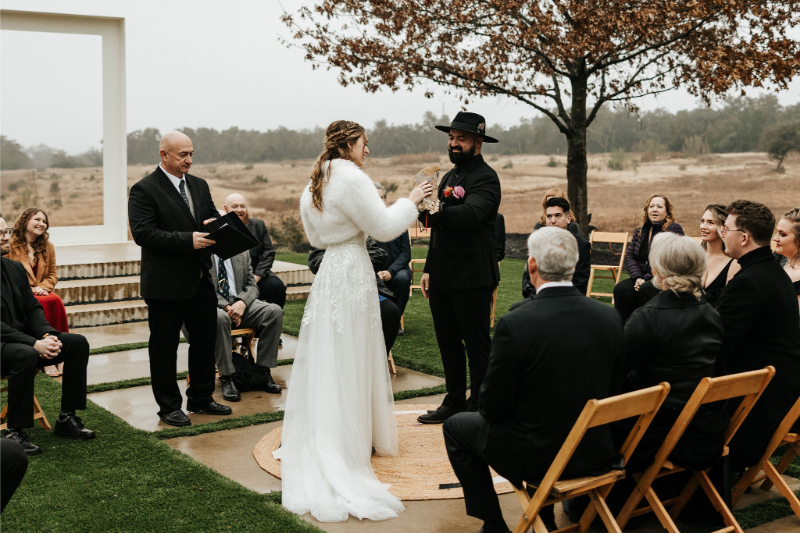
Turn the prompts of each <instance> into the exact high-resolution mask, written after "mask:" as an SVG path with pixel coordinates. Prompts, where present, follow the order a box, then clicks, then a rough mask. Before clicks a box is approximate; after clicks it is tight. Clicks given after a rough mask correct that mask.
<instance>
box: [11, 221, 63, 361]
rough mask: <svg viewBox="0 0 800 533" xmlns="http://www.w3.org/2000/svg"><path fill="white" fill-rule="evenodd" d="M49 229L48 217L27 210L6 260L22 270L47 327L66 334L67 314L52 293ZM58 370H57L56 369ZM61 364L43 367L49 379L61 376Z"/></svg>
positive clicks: (55, 274)
mask: <svg viewBox="0 0 800 533" xmlns="http://www.w3.org/2000/svg"><path fill="white" fill-rule="evenodd" d="M49 227H50V222H49V219H48V218H47V213H45V212H44V211H43V210H42V209H39V208H38V207H29V208H28V209H26V210H25V211H24V212H23V213H22V215H20V217H19V219H18V220H17V222H16V223H15V224H14V230H13V233H12V235H11V251H10V252H9V254H8V258H9V259H12V260H14V261H17V262H19V263H22V266H23V267H25V272H27V274H28V282H29V283H30V285H31V291H33V295H34V296H35V297H36V299H37V300H38V301H39V303H40V304H41V305H42V310H44V316H45V318H46V319H47V322H48V323H49V324H50V326H51V327H52V328H53V329H55V330H57V331H60V332H61V333H69V322H68V321H67V310H66V308H65V307H64V302H63V301H61V298H60V297H59V296H58V295H57V294H56V293H55V292H53V291H54V290H55V288H56V283H58V272H57V270H56V249H55V247H54V246H53V243H52V242H50V240H49V234H48V233H47V229H48V228H49ZM59 367H60V368H59ZM63 367H64V364H63V363H61V364H60V365H58V367H56V366H52V365H51V366H47V367H45V372H47V375H48V376H51V377H57V376H60V375H61V369H62V368H63Z"/></svg>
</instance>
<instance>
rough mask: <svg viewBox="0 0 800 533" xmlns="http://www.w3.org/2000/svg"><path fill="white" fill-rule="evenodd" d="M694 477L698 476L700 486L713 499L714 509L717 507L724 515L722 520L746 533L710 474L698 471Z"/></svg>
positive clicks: (736, 529)
mask: <svg viewBox="0 0 800 533" xmlns="http://www.w3.org/2000/svg"><path fill="white" fill-rule="evenodd" d="M694 477H695V478H697V480H698V482H699V483H700V486H701V487H702V488H703V492H705V493H706V496H708V499H709V500H711V505H713V506H714V509H716V510H717V512H718V513H719V514H721V515H722V520H723V521H724V522H725V524H726V525H727V526H728V527H732V528H733V530H734V531H736V533H744V531H742V527H741V526H740V525H739V523H738V522H737V521H736V518H734V517H733V513H732V512H731V510H730V509H729V508H728V506H727V505H725V500H723V499H722V496H720V494H719V492H717V489H716V488H715V487H714V484H713V483H712V482H711V480H710V479H709V478H708V474H706V473H705V472H698V473H697V474H695V476H694Z"/></svg>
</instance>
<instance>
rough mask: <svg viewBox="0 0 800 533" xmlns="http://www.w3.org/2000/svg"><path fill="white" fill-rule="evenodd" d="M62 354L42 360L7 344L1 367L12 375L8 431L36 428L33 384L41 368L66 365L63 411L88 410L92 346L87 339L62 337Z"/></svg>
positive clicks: (23, 346)
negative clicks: (88, 374)
mask: <svg viewBox="0 0 800 533" xmlns="http://www.w3.org/2000/svg"><path fill="white" fill-rule="evenodd" d="M58 340H60V341H61V353H59V354H58V356H57V357H54V358H53V359H43V358H41V357H39V354H38V353H37V352H36V349H35V348H34V347H33V346H29V345H27V344H18V343H15V342H7V343H5V344H3V349H2V356H1V357H0V366H1V367H2V372H3V374H7V375H8V427H10V428H19V429H24V428H32V427H33V380H34V378H35V377H36V367H37V366H47V365H57V364H59V363H64V377H63V378H62V380H61V410H62V411H77V410H82V409H86V366H87V365H88V364H89V343H88V342H87V341H86V338H85V337H84V336H83V335H77V334H75V333H59V334H58Z"/></svg>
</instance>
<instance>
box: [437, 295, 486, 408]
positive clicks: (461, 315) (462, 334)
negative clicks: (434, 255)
mask: <svg viewBox="0 0 800 533" xmlns="http://www.w3.org/2000/svg"><path fill="white" fill-rule="evenodd" d="M442 282H443V283H446V280H442ZM493 292H494V286H488V287H479V288H477V289H466V290H451V289H434V288H431V289H430V291H429V295H430V297H429V301H430V306H431V315H432V316H433V327H434V330H435V331H436V341H437V342H438V344H439V351H440V352H441V355H442V365H443V366H444V377H445V387H446V388H447V396H445V398H444V402H442V403H443V405H447V406H449V407H457V408H458V407H463V406H464V402H465V401H466V395H467V355H468V356H469V375H470V397H469V404H470V405H471V407H472V408H473V409H477V406H478V393H479V392H480V390H481V383H483V378H484V376H486V368H487V366H488V364H489V350H490V348H491V346H492V339H491V337H490V336H489V317H490V316H491V313H492V293H493ZM465 348H466V349H465Z"/></svg>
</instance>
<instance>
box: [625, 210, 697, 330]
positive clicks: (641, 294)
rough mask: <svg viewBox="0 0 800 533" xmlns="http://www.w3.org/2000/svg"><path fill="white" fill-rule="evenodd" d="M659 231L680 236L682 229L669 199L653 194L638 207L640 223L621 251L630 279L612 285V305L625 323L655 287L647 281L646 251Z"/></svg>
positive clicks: (647, 264)
mask: <svg viewBox="0 0 800 533" xmlns="http://www.w3.org/2000/svg"><path fill="white" fill-rule="evenodd" d="M662 231H669V232H671V233H677V234H678V235H683V228H682V227H681V226H680V224H678V223H677V222H675V209H674V208H673V207H672V202H670V201H669V198H667V197H666V196H664V195H663V194H654V195H652V196H651V197H650V198H648V199H647V202H645V204H644V208H643V209H642V225H641V226H640V227H638V228H636V229H635V230H634V232H633V238H632V239H631V242H630V244H629V245H628V251H627V252H626V253H625V269H626V270H627V271H628V275H629V276H630V278H628V279H624V280H622V281H620V282H619V283H617V284H616V285H614V307H616V308H617V311H618V312H619V315H620V316H621V317H622V322H623V323H625V322H627V321H628V319H629V318H630V316H631V313H633V311H634V310H635V309H637V308H639V307H641V306H643V305H644V304H645V303H646V302H648V301H650V299H651V298H653V297H654V296H655V295H656V294H658V289H656V288H655V287H653V283H652V282H651V281H650V280H652V279H653V273H652V271H651V269H650V262H649V261H648V258H647V256H648V254H649V253H650V246H651V244H652V242H653V238H654V237H655V236H656V235H658V234H659V233H661V232H662Z"/></svg>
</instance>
